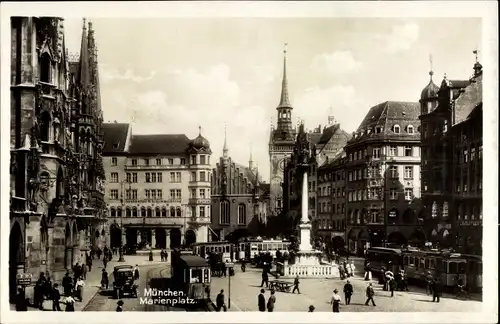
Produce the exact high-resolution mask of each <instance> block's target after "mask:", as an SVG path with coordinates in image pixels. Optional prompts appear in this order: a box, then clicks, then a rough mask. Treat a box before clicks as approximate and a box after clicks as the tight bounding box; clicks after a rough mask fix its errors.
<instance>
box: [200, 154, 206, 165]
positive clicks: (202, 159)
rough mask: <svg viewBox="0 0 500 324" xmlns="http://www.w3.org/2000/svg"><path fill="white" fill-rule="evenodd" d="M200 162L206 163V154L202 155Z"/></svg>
mask: <svg viewBox="0 0 500 324" xmlns="http://www.w3.org/2000/svg"><path fill="white" fill-rule="evenodd" d="M200 164H201V165H205V164H206V157H205V155H200Z"/></svg>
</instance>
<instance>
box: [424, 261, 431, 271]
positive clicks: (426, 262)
mask: <svg viewBox="0 0 500 324" xmlns="http://www.w3.org/2000/svg"><path fill="white" fill-rule="evenodd" d="M429 263H430V262H429V259H425V268H426V269H430V267H429Z"/></svg>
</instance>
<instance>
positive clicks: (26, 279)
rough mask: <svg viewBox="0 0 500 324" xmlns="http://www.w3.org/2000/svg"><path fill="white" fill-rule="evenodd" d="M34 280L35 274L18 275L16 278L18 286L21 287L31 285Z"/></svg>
mask: <svg viewBox="0 0 500 324" xmlns="http://www.w3.org/2000/svg"><path fill="white" fill-rule="evenodd" d="M32 278H33V274H31V273H18V274H17V276H16V279H17V284H18V285H21V286H26V285H29V284H31V279H32Z"/></svg>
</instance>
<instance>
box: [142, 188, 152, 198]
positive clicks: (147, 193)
mask: <svg viewBox="0 0 500 324" xmlns="http://www.w3.org/2000/svg"><path fill="white" fill-rule="evenodd" d="M144 195H145V196H146V199H151V191H150V190H149V189H144Z"/></svg>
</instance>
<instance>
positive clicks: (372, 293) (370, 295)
mask: <svg viewBox="0 0 500 324" xmlns="http://www.w3.org/2000/svg"><path fill="white" fill-rule="evenodd" d="M373 296H375V291H374V290H373V287H372V283H371V282H370V283H369V284H368V287H366V297H367V299H366V303H365V305H366V306H368V302H369V301H370V300H371V301H372V305H373V306H377V305H375V301H374V300H373Z"/></svg>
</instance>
